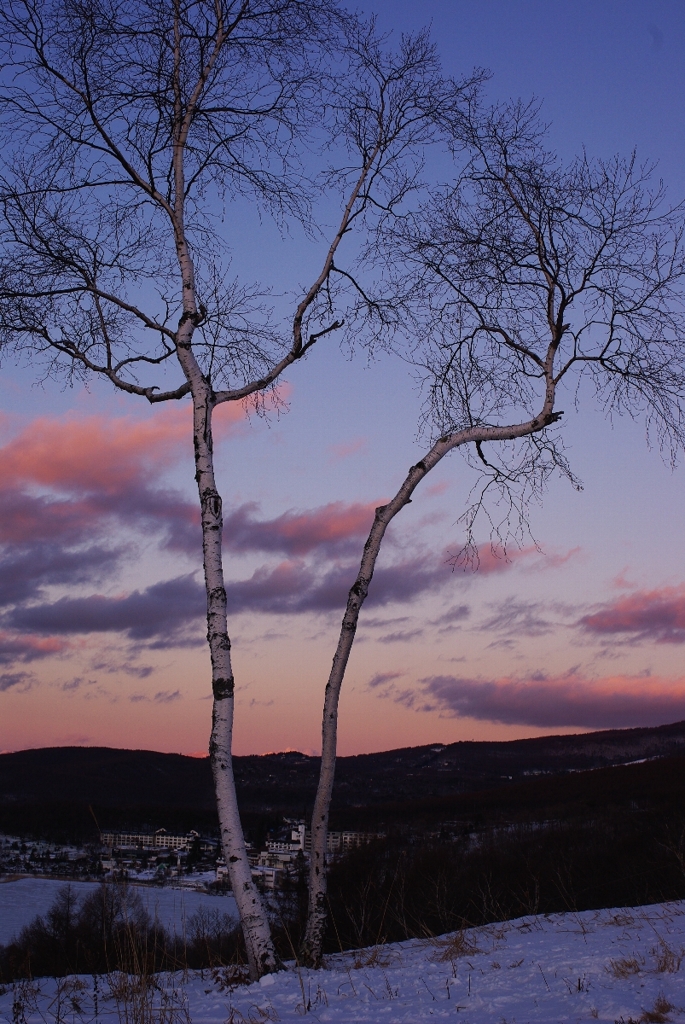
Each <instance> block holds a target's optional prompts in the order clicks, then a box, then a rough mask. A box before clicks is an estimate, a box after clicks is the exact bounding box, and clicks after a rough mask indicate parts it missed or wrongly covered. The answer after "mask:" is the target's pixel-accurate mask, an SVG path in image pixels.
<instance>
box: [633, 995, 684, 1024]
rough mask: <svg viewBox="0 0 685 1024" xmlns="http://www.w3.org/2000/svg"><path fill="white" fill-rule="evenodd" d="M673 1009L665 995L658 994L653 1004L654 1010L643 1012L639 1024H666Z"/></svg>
mask: <svg viewBox="0 0 685 1024" xmlns="http://www.w3.org/2000/svg"><path fill="white" fill-rule="evenodd" d="M674 1009H675V1007H674V1005H673V1003H669V1001H668V999H667V998H666V996H665V995H663V994H659V995H658V996H657V997H656V1000H655V1002H654V1008H653V1009H652V1010H645V1011H644V1012H643V1014H642V1016H641V1017H640V1024H666V1022H667V1021H668V1020H669V1016H668V1015H669V1013H670V1012H671V1010H674Z"/></svg>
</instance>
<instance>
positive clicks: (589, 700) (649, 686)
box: [383, 671, 685, 729]
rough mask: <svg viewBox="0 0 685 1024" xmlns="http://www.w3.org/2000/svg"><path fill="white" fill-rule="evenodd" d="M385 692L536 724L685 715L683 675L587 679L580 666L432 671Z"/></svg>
mask: <svg viewBox="0 0 685 1024" xmlns="http://www.w3.org/2000/svg"><path fill="white" fill-rule="evenodd" d="M383 695H384V696H386V697H389V698H391V699H392V700H394V701H395V702H396V703H400V704H404V705H405V706H406V707H410V708H414V709H416V710H423V711H433V712H436V711H437V712H441V713H443V714H445V713H446V714H449V715H451V716H455V717H458V718H462V717H463V718H475V719H479V720H481V721H488V722H502V723H504V724H506V725H529V726H537V727H538V728H559V727H561V726H576V727H580V728H590V729H608V728H630V727H634V726H647V725H662V724H664V723H667V722H675V721H679V720H681V719H683V718H685V678H684V677H680V678H678V679H660V678H651V677H647V678H642V677H641V678H638V679H636V678H634V677H629V676H608V677H605V678H603V679H588V678H585V677H583V676H582V675H580V674H579V673H578V672H576V671H571V672H568V673H566V674H565V675H561V676H547V675H545V674H544V673H535V674H533V675H530V676H529V677H527V678H512V677H505V678H500V679H487V680H483V679H464V678H459V677H455V676H431V677H428V678H426V679H422V680H420V683H419V687H418V688H415V689H409V688H407V689H403V690H398V689H397V688H393V687H392V684H391V688H390V689H389V690H386V691H385V693H384V694H383Z"/></svg>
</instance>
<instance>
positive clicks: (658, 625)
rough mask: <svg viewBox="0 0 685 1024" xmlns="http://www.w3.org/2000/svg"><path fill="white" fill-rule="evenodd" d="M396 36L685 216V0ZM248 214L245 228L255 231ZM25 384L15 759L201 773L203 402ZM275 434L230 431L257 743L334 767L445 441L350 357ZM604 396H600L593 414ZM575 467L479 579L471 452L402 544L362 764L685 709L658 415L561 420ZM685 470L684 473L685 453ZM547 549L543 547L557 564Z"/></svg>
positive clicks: (249, 732)
mask: <svg viewBox="0 0 685 1024" xmlns="http://www.w3.org/2000/svg"><path fill="white" fill-rule="evenodd" d="M367 9H368V10H372V11H376V12H377V13H378V16H379V22H380V25H381V27H383V28H387V29H389V30H390V29H392V30H393V31H394V32H396V33H399V32H401V31H406V30H412V29H416V28H418V27H420V25H421V24H424V23H427V22H431V23H432V30H433V34H434V38H435V39H436V41H437V42H438V46H439V50H440V53H441V56H442V59H443V61H444V64H445V68H446V70H447V71H448V72H450V73H453V74H460V73H463V72H466V71H468V70H469V69H470V68H471V67H473V66H474V65H478V66H483V67H487V68H489V69H490V70H491V71H492V75H493V77H492V79H491V81H490V82H489V84H488V87H487V89H488V94H489V95H490V96H491V97H492V98H493V99H507V98H509V97H519V96H520V97H522V98H524V99H527V98H529V97H530V96H532V95H535V96H537V97H538V98H540V99H542V100H543V101H544V105H543V114H544V117H545V119H546V120H548V121H549V122H550V124H551V141H552V144H553V145H554V146H555V147H556V148H557V149H558V151H559V152H560V153H561V154H562V155H563V156H564V157H567V158H571V157H572V156H573V155H574V154H576V153H578V152H580V151H582V148H583V146H585V147H586V148H587V150H588V153H589V154H590V155H599V156H611V155H613V154H614V153H616V152H620V153H623V154H628V153H630V151H631V150H632V149H633V147H637V150H638V156H639V157H640V158H645V159H647V158H649V159H652V160H655V161H658V175H660V176H662V177H663V179H664V181H665V183H666V185H667V186H668V189H669V195H670V196H671V198H672V199H673V200H674V201H679V200H680V199H681V198H684V197H685V62H683V59H682V55H683V53H685V8H683V5H682V2H680V0H672V2H658V0H656V2H655V0H650V2H643V0H631V3H629V4H626V3H625V2H623V0H602V2H601V3H597V2H590V0H574V2H573V3H570V2H566V3H553V4H550V3H549V2H548V0H547V2H541V0H517V2H515V3H511V2H510V0H482V2H479V3H474V2H465V0H432V2H431V0H428V2H424V3H422V4H420V5H417V4H416V3H410V2H401V0H393V2H392V3H391V2H389V0H387V2H380V0H378V2H376V3H374V4H370V5H368V8H367ZM229 212H230V211H229ZM234 250H235V251H234V267H235V268H236V269H240V271H241V273H244V274H245V276H246V278H247V279H250V280H252V279H254V278H257V277H260V278H263V279H265V280H267V281H268V283H270V284H271V285H272V286H273V288H274V289H275V290H276V291H279V292H282V291H285V290H287V289H289V288H295V287H296V286H297V285H298V283H300V284H301V283H302V282H303V281H306V280H308V279H309V277H310V276H311V270H312V268H313V267H314V266H315V265H316V264H317V261H320V259H321V250H320V247H319V246H318V244H317V243H316V242H312V241H309V240H306V239H303V238H302V237H300V236H299V235H298V234H297V233H296V232H294V233H293V235H292V237H290V238H288V239H286V240H283V239H281V238H280V237H279V235H278V232H277V231H276V229H275V228H273V227H271V226H270V225H268V223H266V222H262V223H260V222H258V221H257V220H256V218H254V219H252V218H251V214H250V213H249V212H247V211H245V210H242V209H239V210H237V211H236V226H235V242H234ZM35 378H36V374H35V371H34V370H33V369H32V368H31V367H30V366H26V365H23V366H17V365H15V364H13V363H12V362H11V361H10V360H9V359H7V360H5V362H4V364H3V367H2V375H1V377H0V409H1V410H2V411H1V412H0V543H1V544H2V545H3V549H2V555H1V559H2V562H1V566H0V604H1V607H0V750H4V751H9V750H19V749H22V748H26V747H36V746H48V745H64V744H88V745H94V744H97V745H111V746H117V747H140V748H148V749H156V750H163V751H178V752H181V753H198V754H203V753H204V752H205V751H206V747H207V741H208V735H209V727H210V713H211V701H210V696H209V695H210V685H209V682H210V676H209V661H208V655H207V652H206V650H205V645H204V639H203V634H204V627H203V614H204V591H203V586H202V579H201V573H200V571H199V565H200V562H199V559H200V538H199V527H198V515H197V511H196V492H195V491H194V482H193V465H192V445H191V434H190V408H189V406H188V405H187V404H182V403H181V404H175V405H172V406H168V407H162V408H155V409H150V408H149V407H147V405H146V404H145V402H144V401H143V400H141V399H137V398H134V397H128V396H122V395H118V394H115V393H114V392H113V391H112V390H111V389H110V388H108V387H105V386H104V385H103V384H101V383H99V382H94V383H93V384H92V386H91V387H90V388H89V389H88V390H86V389H85V388H84V387H82V386H74V387H73V388H69V387H66V388H65V387H63V386H62V385H61V384H60V383H59V382H55V381H50V380H48V381H45V382H44V383H43V384H37V383H36V379H35ZM280 395H281V397H282V398H283V400H284V401H285V403H286V405H285V408H284V409H283V410H281V411H280V412H277V411H271V412H270V413H269V414H268V415H267V417H266V418H265V419H260V418H255V417H249V418H248V417H246V415H245V412H244V410H243V409H242V408H238V407H236V406H232V407H230V408H228V407H222V409H221V410H220V411H219V412H218V413H217V418H216V422H217V436H218V443H217V467H218V473H219V485H220V489H221V491H222V494H223V498H224V514H225V522H226V530H225V572H226V583H227V593H228V599H229V632H230V634H231V637H232V641H233V652H234V659H235V664H234V667H235V671H236V685H237V694H238V699H237V712H236V715H237V717H236V729H235V751H236V753H239V754H245V753H262V752H266V751H270V750H283V749H288V748H291V749H299V750H304V751H306V752H310V753H311V752H317V751H318V750H319V747H320V715H321V702H322V697H323V688H324V685H325V682H326V678H327V674H328V670H329V667H330V660H331V657H332V654H333V650H334V647H335V642H336V639H337V633H338V628H339V622H340V617H341V615H342V610H343V607H344V600H345V595H346V592H347V589H348V588H349V586H350V584H351V583H352V581H353V579H354V575H355V571H356V565H357V564H358V561H359V556H360V554H361V548H362V545H363V542H364V539H365V537H366V534H367V532H368V529H369V526H370V524H371V521H372V518H373V510H374V508H375V506H376V505H377V504H379V503H380V502H381V501H382V500H383V499H387V498H388V497H389V496H390V495H392V494H394V492H395V491H396V490H397V488H398V486H399V484H400V483H401V481H402V479H403V477H404V475H405V473H406V471H407V469H408V468H409V466H410V465H411V464H412V463H414V462H416V461H417V459H419V458H420V457H421V452H422V451H423V450H425V444H422V443H421V442H420V440H417V436H416V425H417V420H418V414H419V408H420V395H419V394H418V393H417V391H416V389H415V386H414V382H413V380H412V377H411V375H410V374H409V373H408V371H407V368H406V366H403V365H402V364H401V363H400V362H399V361H398V360H394V359H392V358H390V357H379V358H378V360H377V361H375V362H373V363H371V364H370V365H367V363H366V361H365V358H364V355H363V353H358V354H357V355H356V356H355V357H354V358H352V359H349V358H348V356H347V355H346V354H345V353H342V352H340V351H339V349H338V348H337V346H336V342H335V341H334V340H332V339H331V340H328V339H326V341H325V342H322V343H321V344H320V348H319V349H318V350H316V351H314V352H313V353H312V355H311V356H310V358H308V359H307V360H306V361H305V362H303V363H302V364H300V365H297V366H296V367H294V368H293V369H292V370H291V371H290V372H289V374H288V376H287V380H286V381H285V382H284V383H283V385H282V387H281V390H280ZM581 397H582V396H581ZM561 408H564V409H565V410H566V412H565V416H564V427H563V429H564V438H565V442H566V445H567V454H568V455H569V458H570V461H571V465H572V468H573V470H574V472H575V473H576V475H577V476H578V477H579V478H580V479H581V480H582V482H583V485H584V489H583V490H582V491H579V492H577V491H575V490H573V488H572V487H571V486H570V485H569V484H568V483H567V482H566V481H564V480H562V479H558V480H554V481H553V482H552V484H551V486H550V489H549V491H548V493H547V495H546V497H545V499H544V501H543V503H542V504H541V505H540V506H535V507H533V508H532V510H531V533H532V537H531V538H528V539H527V540H526V539H524V540H523V542H522V546H521V547H519V548H517V547H515V546H512V547H510V548H509V550H508V557H506V558H505V557H502V553H501V552H495V553H493V552H492V551H491V549H490V546H489V543H488V541H489V538H488V534H487V531H486V530H485V528H484V527H483V529H482V536H481V542H482V546H481V560H480V566H479V568H478V570H477V571H475V572H474V571H471V570H470V569H467V570H466V571H464V570H462V569H457V570H456V571H452V568H451V565H450V563H449V558H450V555H451V554H454V553H456V552H458V551H459V549H460V547H461V545H462V543H463V536H462V534H461V531H460V527H459V525H458V522H457V521H458V519H459V516H460V515H461V513H462V511H463V509H464V506H465V502H466V500H467V498H468V494H469V491H470V488H471V486H472V484H473V482H474V477H473V476H472V475H471V471H470V470H469V469H468V467H467V466H466V464H465V462H464V461H463V459H462V458H461V457H460V456H459V455H458V454H455V455H453V456H450V457H449V458H446V459H445V460H444V461H443V463H441V464H440V466H439V467H438V468H437V469H436V470H435V471H434V472H433V473H432V474H431V475H430V477H429V478H428V479H427V480H426V482H425V484H424V485H422V488H420V489H419V490H418V491H417V494H416V496H415V499H414V501H413V502H412V504H411V505H410V506H409V507H408V508H407V509H405V510H404V511H403V512H402V513H401V514H400V515H399V516H398V518H397V520H396V522H395V523H394V524H393V526H392V527H391V530H390V532H389V534H388V539H387V543H386V545H385V547H384V549H383V552H382V555H381V559H380V562H379V568H378V570H377V575H376V578H375V579H374V582H373V584H372V589H371V592H370V596H369V600H368V602H367V604H366V606H365V608H364V610H363V612H362V619H361V624H360V629H359V633H358V639H357V643H356V646H355V649H354V652H353V655H352V659H351V663H350V668H349V672H348V678H347V680H346V683H345V687H344V691H343V698H342V705H341V726H340V749H341V753H343V754H352V753H359V752H363V751H371V750H382V749H388V748H392V747H400V746H407V745H411V744H421V743H429V742H442V743H448V742H453V741H455V740H459V739H507V738H515V737H521V736H535V735H540V734H542V733H549V732H573V731H580V730H588V729H596V728H606V727H614V726H616V727H624V726H634V725H657V724H661V723H666V722H670V721H676V720H679V719H683V718H685V664H684V662H683V655H684V653H685V543H684V537H683V522H684V519H685V517H684V515H683V510H685V466H683V465H682V464H681V465H680V467H678V468H676V469H675V471H672V470H671V468H670V466H669V465H668V462H667V461H664V459H663V458H662V456H661V454H660V452H659V450H658V448H652V449H650V448H649V447H648V445H647V443H646V439H645V428H644V424H643V423H641V422H639V421H636V422H633V421H631V420H628V419H620V418H617V419H614V421H613V422H610V421H608V420H607V419H606V418H605V417H604V415H603V414H602V413H601V411H600V410H598V409H596V408H594V407H593V406H592V404H591V403H590V404H588V403H587V402H586V401H581V402H580V403H579V405H578V407H577V408H574V405H573V397H572V396H570V397H566V399H565V402H562V403H561ZM681 461H682V460H681ZM534 542H537V547H536V545H535V543H534Z"/></svg>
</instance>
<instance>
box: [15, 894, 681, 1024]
mask: <svg viewBox="0 0 685 1024" xmlns="http://www.w3.org/2000/svg"><path fill="white" fill-rule="evenodd" d="M684 949H685V901H683V902H679V903H667V904H658V905H656V906H651V907H638V908H634V909H628V910H626V909H621V910H600V911H587V912H585V913H579V914H555V915H551V916H549V917H526V918H520V919H519V920H517V921H508V922H506V923H504V924H498V925H491V926H488V927H485V928H474V929H471V930H470V931H465V932H463V933H458V934H456V935H452V936H445V937H443V938H442V939H436V940H424V941H416V940H415V941H411V942H404V943H399V944H396V945H393V946H379V947H377V948H373V949H367V950H363V951H361V952H359V953H347V954H344V955H343V954H341V955H339V956H334V957H330V958H329V960H328V963H327V966H326V969H325V970H321V971H306V970H297V969H294V968H291V969H289V970H288V971H285V972H282V973H280V974H278V975H275V976H274V975H272V976H270V977H266V978H263V979H262V981H261V982H260V983H258V984H255V985H250V986H242V987H235V988H231V987H230V986H227V985H226V975H225V972H223V971H222V970H217V971H214V972H209V971H205V972H204V975H203V976H200V975H199V974H192V973H191V974H189V975H187V976H185V977H183V976H181V975H169V976H160V977H159V979H158V981H159V985H158V987H157V989H156V990H153V989H150V992H152V993H154V999H155V1000H156V1005H157V1006H158V1007H159V1003H160V1000H161V1001H163V1003H164V1009H163V1010H162V1011H161V1012H157V1013H153V1014H150V1012H149V1010H150V1007H149V1006H148V1007H147V1008H146V1011H147V1012H146V1013H144V1014H143V1012H142V1011H143V1008H142V1007H141V1006H140V1005H138V1007H137V1008H136V1006H135V1005H134V1004H135V1001H136V999H137V1000H140V998H141V997H140V992H139V991H138V994H136V990H135V989H132V988H131V987H130V986H127V985H125V984H123V983H122V979H121V978H109V979H99V981H98V1016H97V1019H98V1020H101V1019H102V1024H108V1022H109V1021H111V1022H112V1024H116V1022H119V1021H130V1020H139V1019H140V1020H142V1019H145V1020H146V1021H149V1022H150V1024H154V1022H155V1021H158V1022H160V1024H189V1022H192V1024H264V1022H267V1021H274V1022H278V1021H280V1022H282V1024H287V1022H294V1021H298V1022H299V1021H301V1020H302V1018H303V1017H306V1018H308V1019H310V1020H311V1021H321V1022H332V1024H371V1022H378V1024H398V1022H403V1024H415V1022H420V1021H438V1020H452V1021H462V1022H464V1024H529V1022H530V1024H532V1022H541V1024H557V1022H562V1021H564V1022H567V1021H568V1022H574V1024H575V1022H581V1021H582V1022H585V1021H587V1022H591V1021H604V1022H609V1024H615V1022H617V1024H638V1022H639V1024H649V1022H654V1024H659V1022H666V1021H673V1022H683V1021H685V982H684V974H685V967H682V968H681V961H682V957H683V951H684ZM60 988H61V991H58V983H57V982H55V981H53V980H52V979H43V980H40V981H39V982H35V983H33V984H24V985H18V986H16V988H12V987H9V988H8V989H7V991H6V992H4V994H2V995H1V996H0V1020H2V1021H7V1022H11V1021H13V1020H14V1021H15V1022H16V1021H17V1020H21V1021H26V1024H59V1021H68V1022H69V1024H91V1022H93V1021H94V1019H95V1012H94V1006H93V979H92V978H89V977H84V978H81V979H71V980H70V981H69V982H66V983H65V981H64V980H63V981H62V983H61V986H60ZM72 999H73V1000H75V1003H74V1002H72ZM136 1009H137V1012H136ZM105 1018H107V1021H105Z"/></svg>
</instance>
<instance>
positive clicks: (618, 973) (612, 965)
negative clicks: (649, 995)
mask: <svg viewBox="0 0 685 1024" xmlns="http://www.w3.org/2000/svg"><path fill="white" fill-rule="evenodd" d="M644 966H645V961H644V959H643V957H637V956H630V957H621V958H620V959H618V960H610V961H609V966H608V967H607V968H606V970H607V972H608V973H609V974H611V976H612V977H614V978H620V979H622V980H625V979H626V978H629V977H630V976H631V975H632V974H639V973H640V971H642V970H643V969H644Z"/></svg>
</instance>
